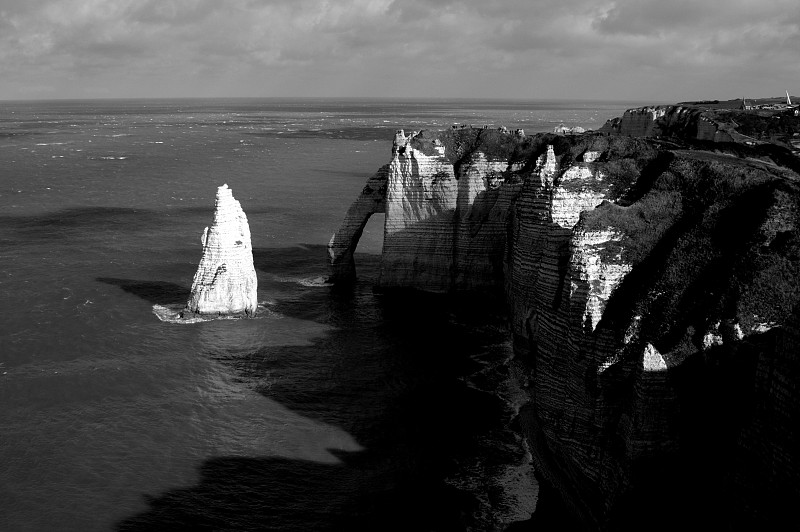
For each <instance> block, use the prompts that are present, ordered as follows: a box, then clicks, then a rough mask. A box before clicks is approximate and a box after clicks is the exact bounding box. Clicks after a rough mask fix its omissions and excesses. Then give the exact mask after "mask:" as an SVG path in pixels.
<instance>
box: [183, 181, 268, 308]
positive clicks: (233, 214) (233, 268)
mask: <svg viewBox="0 0 800 532" xmlns="http://www.w3.org/2000/svg"><path fill="white" fill-rule="evenodd" d="M202 242H203V256H202V258H201V259H200V265H199V266H198V267H197V273H195V274H194V280H193V281H192V294H191V296H190V297H189V301H188V302H187V303H186V310H185V311H184V313H195V314H211V315H244V316H254V315H255V313H256V308H257V307H258V300H257V290H258V280H257V278H256V270H255V267H254V266H253V248H252V246H251V244H250V226H249V225H248V224H247V216H245V214H244V211H243V210H242V207H241V205H240V204H239V202H238V201H236V200H235V199H234V197H233V193H232V192H231V189H229V188H228V185H222V186H221V187H219V188H218V189H217V199H216V202H215V206H214V223H213V224H212V225H211V227H210V228H209V227H206V228H205V230H204V231H203V237H202Z"/></svg>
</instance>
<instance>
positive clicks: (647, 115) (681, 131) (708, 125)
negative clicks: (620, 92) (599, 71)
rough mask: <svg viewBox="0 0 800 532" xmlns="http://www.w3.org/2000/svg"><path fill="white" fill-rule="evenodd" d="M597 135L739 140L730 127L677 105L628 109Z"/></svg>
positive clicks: (720, 140)
mask: <svg viewBox="0 0 800 532" xmlns="http://www.w3.org/2000/svg"><path fill="white" fill-rule="evenodd" d="M600 132H601V133H607V134H610V135H627V136H631V137H671V136H677V137H681V138H685V139H693V140H709V141H713V142H736V141H739V140H741V137H742V135H739V134H738V133H736V131H735V130H734V129H733V127H731V126H729V125H728V124H725V123H723V122H721V121H719V120H716V119H715V118H714V117H713V116H712V115H710V114H709V113H706V112H704V111H703V110H702V109H699V108H695V107H685V106H681V105H659V106H654V107H640V108H637V109H628V110H627V111H625V114H623V115H622V116H621V117H619V118H614V119H612V120H609V121H608V122H606V123H605V125H604V126H603V127H602V128H600Z"/></svg>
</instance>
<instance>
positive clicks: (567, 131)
mask: <svg viewBox="0 0 800 532" xmlns="http://www.w3.org/2000/svg"><path fill="white" fill-rule="evenodd" d="M585 132H586V130H585V129H584V128H582V127H581V126H575V127H568V126H565V125H564V124H563V123H562V124H559V125H557V126H556V127H554V128H553V133H557V134H558V135H579V134H580V133H585Z"/></svg>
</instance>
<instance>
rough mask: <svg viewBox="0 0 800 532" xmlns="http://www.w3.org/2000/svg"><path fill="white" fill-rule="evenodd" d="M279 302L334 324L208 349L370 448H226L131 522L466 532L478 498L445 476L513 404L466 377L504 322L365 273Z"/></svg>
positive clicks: (297, 252) (498, 337) (129, 526)
mask: <svg viewBox="0 0 800 532" xmlns="http://www.w3.org/2000/svg"><path fill="white" fill-rule="evenodd" d="M322 249H324V247H323V246H318V247H316V248H314V247H308V248H297V249H295V248H291V249H283V250H280V251H275V250H267V255H268V256H264V257H262V260H263V261H264V262H263V263H262V264H261V267H264V268H267V269H270V270H271V269H272V268H273V267H274V266H276V265H277V264H278V263H281V262H282V261H283V262H289V263H292V264H293V265H294V266H293V267H296V264H297V261H299V262H301V263H302V262H305V261H307V260H310V257H313V256H318V255H317V253H318V252H319V251H321V250H322ZM323 265H324V264H323ZM371 267H373V268H377V261H376V262H375V263H374V264H372V266H371ZM308 273H309V272H305V274H306V275H307V274H308ZM293 286H294V285H293ZM272 309H273V310H274V311H275V312H277V313H279V314H281V315H283V316H288V317H296V318H300V319H305V320H314V321H316V322H320V323H324V324H326V325H329V326H330V327H329V328H328V329H327V330H326V332H325V333H324V334H322V335H321V336H316V337H313V338H310V339H309V341H308V342H305V343H302V344H301V345H272V344H269V343H268V344H266V345H261V346H259V347H257V348H255V349H251V350H249V351H246V352H241V351H237V350H236V349H231V350H226V349H224V348H218V347H216V348H215V351H214V352H209V353H207V354H206V356H209V357H210V358H212V359H214V360H216V361H217V362H219V363H220V364H223V365H224V366H225V367H226V368H228V369H229V370H230V371H231V372H232V373H233V375H234V376H235V379H236V381H237V382H241V383H243V385H245V386H247V387H249V388H251V389H253V390H254V391H255V392H257V393H259V394H261V395H263V396H264V397H266V398H269V399H270V400H271V401H274V402H278V403H279V404H280V405H282V406H284V407H286V408H288V409H290V410H291V411H292V412H294V413H297V414H299V415H302V416H304V417H306V418H309V419H311V420H316V421H322V422H324V423H325V424H327V425H330V426H334V427H337V428H338V429H341V430H343V431H345V432H347V433H348V434H349V435H351V436H352V437H353V438H354V439H355V441H357V442H358V444H359V445H360V446H362V447H363V448H364V449H365V450H364V451H360V452H350V453H342V452H339V451H335V450H330V452H331V453H332V454H334V455H335V456H336V457H337V458H338V459H339V460H340V461H341V462H340V463H338V464H337V463H334V464H331V463H318V462H310V461H306V460H297V459H288V458H282V457H274V456H245V457H231V456H218V457H213V458H210V459H207V460H204V461H203V462H202V463H201V464H199V465H198V467H199V473H200V478H199V480H198V481H197V483H196V484H194V485H192V486H188V487H181V488H176V489H170V490H167V491H166V492H164V493H161V494H158V495H155V496H145V499H146V502H147V509H146V510H145V511H143V512H140V513H137V514H136V515H133V516H130V517H128V518H126V519H124V520H123V521H121V522H119V523H118V524H117V528H118V530H121V531H122V530H162V529H167V530H169V529H197V530H225V529H232V530H463V529H464V528H465V527H464V526H463V524H462V523H463V516H464V515H468V514H469V513H471V512H472V511H473V510H474V508H475V505H476V502H475V501H473V500H472V499H471V498H470V496H468V495H466V494H465V493H464V492H463V491H460V490H458V489H457V488H455V487H453V486H452V485H450V484H448V483H447V482H446V481H445V480H446V479H447V478H449V476H450V475H452V474H454V472H456V471H457V469H458V464H459V462H464V463H467V462H468V461H469V460H474V459H475V455H474V453H475V451H474V449H475V448H476V445H478V441H477V440H478V439H479V435H480V431H483V430H486V429H487V428H489V427H492V426H493V424H494V423H497V419H498V418H499V410H500V405H499V403H498V400H497V399H496V398H494V397H493V396H491V395H489V394H487V393H485V392H481V391H478V390H474V389H471V388H470V387H468V386H467V385H466V384H465V382H464V381H463V380H462V376H463V375H466V374H469V373H472V372H474V371H476V370H477V369H479V367H480V364H478V363H476V362H475V361H474V360H472V359H471V356H473V355H476V354H480V352H481V351H483V350H491V349H498V348H496V347H492V346H495V345H496V344H498V343H501V342H502V341H503V340H504V339H505V329H504V328H503V327H502V323H501V324H495V325H487V324H486V323H485V321H486V320H485V319H484V320H483V321H484V323H478V322H477V318H472V317H469V316H467V317H466V318H465V319H463V320H461V319H460V318H459V315H460V313H461V312H462V311H461V310H460V309H459V308H458V307H454V306H453V304H452V303H450V302H449V301H448V299H447V298H444V297H437V296H431V295H430V294H421V295H419V297H416V296H415V295H414V294H408V293H406V294H403V295H402V296H398V297H393V296H391V295H386V294H376V293H375V292H374V291H373V290H372V285H371V283H368V282H363V281H362V282H358V283H356V284H355V285H354V286H352V287H351V288H350V289H348V290H337V289H334V288H331V287H326V286H321V287H320V286H317V287H304V286H294V287H293V290H292V291H291V292H287V293H286V294H285V295H282V296H279V297H276V298H275V302H274V305H273V306H272ZM201 326H202V325H201ZM480 327H483V330H480V329H479V328H480ZM501 355H502V353H501V352H500V350H498V352H497V353H495V354H494V355H493V356H496V357H500V356H501ZM275 376H279V377H278V378H275ZM298 444H299V443H298Z"/></svg>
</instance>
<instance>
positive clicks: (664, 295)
mask: <svg viewBox="0 0 800 532" xmlns="http://www.w3.org/2000/svg"><path fill="white" fill-rule="evenodd" d="M642 113H644V112H642ZM642 113H640V114H642ZM669 113H673V115H674V116H671V118H670V117H668V118H669V120H670V122H669V127H667V128H666V129H663V130H659V131H660V132H662V133H664V132H669V131H672V132H673V133H674V132H675V131H677V130H681V129H680V128H681V127H682V126H681V124H684V125H686V124H689V125H691V127H690V128H689V129H686V128H683V129H682V130H681V131H683V138H682V139H674V138H673V139H672V140H671V141H670V143H669V144H668V145H669V149H666V148H663V147H661V146H662V144H660V143H658V141H648V140H644V139H639V138H627V137H625V136H624V135H626V134H627V133H626V132H622V135H619V136H611V137H608V136H602V135H596V134H595V135H591V134H587V135H578V136H570V137H563V136H555V135H550V134H547V135H538V136H534V137H527V138H524V139H519V138H515V137H514V136H512V135H507V138H505V139H504V138H498V137H497V136H494V137H484V138H481V136H480V133H476V132H475V131H462V132H456V133H455V134H454V133H453V132H452V131H448V132H440V133H439V134H431V133H429V132H423V133H420V134H419V135H412V136H410V137H405V136H404V135H402V134H401V135H399V136H398V138H397V139H396V141H395V145H394V149H393V159H392V162H391V163H390V165H389V167H388V171H387V176H386V183H387V185H386V197H385V201H386V237H385V241H384V253H383V264H382V269H381V284H382V285H384V286H407V287H415V288H419V289H424V290H432V291H446V290H453V289H458V288H475V287H483V286H487V285H491V284H492V283H497V282H498V281H499V282H502V283H504V286H505V295H506V302H507V304H508V307H509V310H510V323H511V330H512V334H513V338H514V345H515V351H516V353H517V355H518V356H519V358H520V359H522V360H524V361H526V362H527V364H528V367H529V370H530V373H529V375H527V376H526V377H525V381H526V382H527V383H528V386H527V391H528V393H529V394H530V398H531V401H530V403H529V404H528V405H527V406H525V407H523V409H522V411H521V416H520V420H521V426H522V427H523V430H524V431H525V433H526V436H527V438H528V440H529V442H530V443H531V452H532V455H533V458H534V462H535V465H536V467H537V470H538V471H539V473H540V474H541V475H542V476H544V477H545V478H547V479H548V480H549V481H550V482H551V483H552V484H553V485H554V486H556V487H557V488H558V490H559V491H560V492H561V493H562V495H563V496H564V498H565V501H566V502H567V504H568V506H569V507H570V508H571V509H572V511H574V513H575V514H576V515H578V516H580V517H581V519H582V521H583V522H584V523H585V524H586V525H587V527H588V528H590V529H632V528H638V527H641V526H643V523H646V527H647V528H651V529H667V528H676V527H684V528H686V527H688V528H696V527H698V526H705V527H710V528H732V529H738V528H740V527H749V528H750V529H752V528H757V527H759V526H769V525H771V524H774V525H776V526H777V524H778V523H780V522H781V519H785V518H790V517H791V514H790V512H791V508H793V507H794V504H795V503H796V501H798V500H800V456H799V453H800V434H799V433H798V431H797V427H798V426H800V385H798V384H797V383H798V382H799V381H798V379H800V361H799V359H800V345H798V339H799V338H800V333H798V330H800V328H799V327H798V323H799V322H800V319H799V318H798V314H799V313H800V230H799V229H798V228H799V227H800V185H799V183H800V176H798V175H797V174H796V173H795V172H793V171H791V170H789V169H787V168H782V167H780V166H779V164H775V161H776V159H775V157H774V155H775V153H776V152H775V150H774V149H773V150H771V151H769V152H766V151H765V152H763V153H762V152H760V151H759V149H760V148H758V147H755V148H744V147H740V148H737V149H738V150H739V151H742V150H744V151H745V152H747V150H750V151H749V152H747V153H745V154H744V156H740V155H741V154H734V153H709V152H704V151H702V150H698V149H696V146H693V145H692V144H691V143H692V142H694V141H695V140H697V139H698V138H700V139H701V140H702V139H703V138H708V137H707V135H706V134H705V133H702V132H699V130H698V129H696V126H697V122H696V121H695V120H694V118H692V119H691V120H685V118H686V117H684V118H682V119H679V118H680V117H678V114H680V111H679V110H672V111H666V112H665V114H664V115H662V116H655V118H653V116H654V115H652V114H651V113H650V112H647V113H644V114H647V115H648V117H649V118H647V120H644V119H642V121H641V123H640V124H639V125H638V126H637V125H636V124H634V123H633V122H635V120H634V118H635V117H631V116H628V121H630V122H631V123H630V124H628V125H626V126H625V128H627V132H628V133H633V134H637V135H645V136H656V135H658V134H660V133H658V132H655V130H654V129H653V127H654V126H653V120H655V121H656V122H658V120H660V119H661V118H663V117H664V116H666V115H669ZM659 114H660V112H657V113H655V115H659ZM684 114H685V113H684ZM695 118H697V119H698V120H699V117H695ZM681 120H683V122H681ZM648 124H649V125H648ZM656 125H658V124H656ZM659 127H661V126H659ZM636 128H639V129H641V131H639V130H637V131H633V129H636ZM668 130H669V131H668ZM617 133H620V131H617ZM687 139H688V140H687ZM715 140H720V139H715ZM689 148H693V149H689ZM725 149H726V148H725V147H720V148H718V150H722V151H724V150H725ZM758 159H761V160H758ZM763 161H766V162H763ZM499 267H502V275H499V276H498V268H499Z"/></svg>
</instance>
